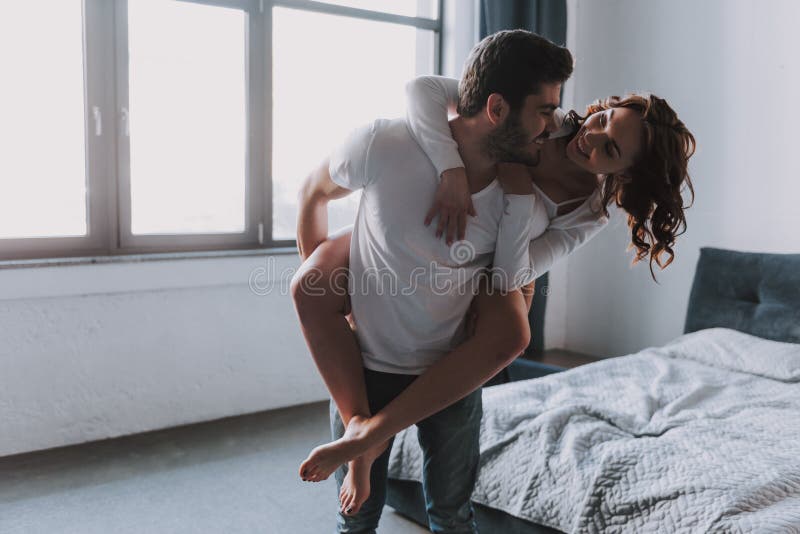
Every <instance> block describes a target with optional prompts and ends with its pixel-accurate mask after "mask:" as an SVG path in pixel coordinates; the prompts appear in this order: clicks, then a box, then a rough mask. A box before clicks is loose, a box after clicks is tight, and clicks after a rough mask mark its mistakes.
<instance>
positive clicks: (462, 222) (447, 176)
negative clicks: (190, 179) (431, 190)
mask: <svg viewBox="0 0 800 534" xmlns="http://www.w3.org/2000/svg"><path fill="white" fill-rule="evenodd" d="M437 215H438V216H439V223H438V224H437V226H436V237H441V235H442V232H443V231H444V230H445V228H446V229H447V238H446V239H447V244H448V245H451V244H452V243H453V240H454V238H455V237H456V236H457V237H458V239H459V240H461V239H464V236H465V235H466V229H467V215H472V216H473V217H474V216H475V215H476V213H475V208H474V206H473V205H472V195H470V193H469V183H468V181H467V171H466V170H465V169H464V167H458V168H455V169H447V170H446V171H444V172H443V173H442V181H441V183H440V184H439V187H438V189H436V196H434V198H433V205H432V206H431V209H430V210H428V214H427V215H426V216H425V226H428V225H430V223H431V221H432V220H433V218H434V217H436V216H437Z"/></svg>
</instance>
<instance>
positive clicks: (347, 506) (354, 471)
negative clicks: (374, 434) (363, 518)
mask: <svg viewBox="0 0 800 534" xmlns="http://www.w3.org/2000/svg"><path fill="white" fill-rule="evenodd" d="M388 445H389V442H388V441H386V442H384V443H382V444H381V445H378V446H377V447H373V448H371V449H369V450H368V451H367V452H365V453H364V454H362V455H361V456H358V457H356V458H354V459H353V460H350V462H348V464H347V474H346V475H345V476H344V481H343V482H342V489H341V490H340V491H339V503H340V507H339V509H340V511H341V512H342V514H344V515H355V514H357V513H358V511H359V510H360V509H361V505H363V504H364V503H365V502H366V501H367V499H368V498H369V491H370V485H369V474H370V470H371V469H372V463H373V462H374V461H375V460H376V459H377V458H378V456H380V455H381V454H383V451H385V450H386V447H387V446H388Z"/></svg>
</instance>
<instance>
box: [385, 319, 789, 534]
mask: <svg viewBox="0 0 800 534" xmlns="http://www.w3.org/2000/svg"><path fill="white" fill-rule="evenodd" d="M483 405H484V416H483V421H482V423H481V439H480V442H481V465H480V471H479V476H478V481H477V484H476V487H475V490H474V493H473V500H474V501H475V502H478V503H481V504H484V505H487V506H490V507H492V508H495V509H498V510H503V511H505V512H507V513H509V514H511V515H513V516H515V517H519V518H522V519H526V520H529V521H532V522H534V523H538V524H542V525H547V526H550V527H553V528H556V529H558V530H561V531H564V532H569V533H573V532H576V533H577V532H580V533H583V532H603V533H605V532H609V533H622V532H631V533H634V532H635V533H648V532H658V533H661V532H664V533H673V532H676V533H677V532H692V533H694V532H724V533H729V532H756V533H759V534H760V533H772V532H775V533H800V345H798V344H790V343H779V342H775V341H768V340H764V339H761V338H757V337H754V336H750V335H747V334H743V333H741V332H737V331H735V330H730V329H726V328H711V329H707V330H701V331H699V332H694V333H691V334H686V335H683V336H681V337H679V338H677V339H675V340H673V341H672V342H670V343H668V344H667V345H665V346H663V347H655V348H648V349H645V350H643V351H641V352H639V353H636V354H632V355H629V356H623V357H619V358H610V359H606V360H601V361H598V362H596V363H592V364H589V365H585V366H581V367H577V368H575V369H571V370H569V371H566V372H563V373H557V374H553V375H548V376H546V377H544V378H538V379H534V380H526V381H522V382H513V383H510V384H504V385H500V386H495V387H491V388H485V389H484V390H483ZM421 464H422V455H421V452H420V449H419V445H418V443H417V432H416V427H414V426H412V427H410V428H408V429H406V430H404V431H403V432H401V433H400V434H398V435H397V437H396V438H395V443H394V447H393V450H392V454H391V460H390V464H389V476H390V477H391V478H398V479H405V480H421V479H422V467H421Z"/></svg>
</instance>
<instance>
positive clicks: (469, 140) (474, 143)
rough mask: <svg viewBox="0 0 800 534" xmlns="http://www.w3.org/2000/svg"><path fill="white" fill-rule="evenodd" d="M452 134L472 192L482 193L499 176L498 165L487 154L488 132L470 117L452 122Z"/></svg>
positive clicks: (457, 118)
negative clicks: (486, 141)
mask: <svg viewBox="0 0 800 534" xmlns="http://www.w3.org/2000/svg"><path fill="white" fill-rule="evenodd" d="M450 132H451V133H452V134H453V139H455V141H456V144H458V153H459V154H460V155H461V159H462V160H463V161H464V167H465V168H466V171H467V178H468V180H469V189H470V191H471V192H476V191H480V190H481V189H483V188H484V187H486V185H487V184H488V183H489V182H491V181H492V180H493V179H494V178H495V175H496V174H497V163H496V162H495V161H494V160H492V159H491V158H490V157H489V156H488V155H487V154H486V150H485V146H484V143H485V140H486V133H487V132H485V131H483V128H482V126H481V125H480V124H479V123H478V121H476V120H475V119H471V118H469V117H456V118H455V119H453V120H451V121H450Z"/></svg>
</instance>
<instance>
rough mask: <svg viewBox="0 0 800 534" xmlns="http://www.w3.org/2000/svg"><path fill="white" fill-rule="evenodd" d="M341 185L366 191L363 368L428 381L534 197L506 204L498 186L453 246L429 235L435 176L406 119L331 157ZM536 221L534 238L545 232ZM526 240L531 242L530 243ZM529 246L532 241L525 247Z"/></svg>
mask: <svg viewBox="0 0 800 534" xmlns="http://www.w3.org/2000/svg"><path fill="white" fill-rule="evenodd" d="M329 170H330V175H331V178H332V179H333V181H334V182H335V183H337V184H338V185H340V186H342V187H344V188H346V189H350V190H357V189H362V190H363V192H362V195H361V200H360V202H359V206H358V213H357V215H356V221H355V224H354V226H353V237H352V240H351V244H350V281H349V285H350V287H349V292H350V298H351V303H352V310H353V319H354V322H355V326H356V335H357V337H358V341H359V344H360V346H361V350H362V355H363V362H364V366H365V367H366V368H368V369H371V370H374V371H382V372H387V373H399V374H414V375H418V374H422V373H423V372H424V371H425V370H426V369H427V367H428V366H430V365H431V364H433V363H434V362H435V361H436V360H438V359H439V358H440V357H441V356H443V355H444V354H446V353H447V352H449V351H450V350H451V349H453V348H455V347H456V346H457V345H458V344H459V343H460V342H461V341H462V340H463V339H464V317H465V314H466V312H467V310H468V308H469V305H470V302H471V301H472V298H473V296H474V294H475V293H476V291H477V287H478V284H477V280H478V277H479V276H480V275H481V273H482V272H484V269H485V267H486V266H488V265H489V264H490V263H491V262H492V260H493V257H494V251H495V246H496V243H497V239H498V229H499V227H500V222H501V218H502V215H503V212H504V208H506V209H508V208H509V203H511V204H513V203H514V202H519V204H517V205H516V206H514V207H516V208H517V209H518V210H519V209H522V210H525V211H524V213H525V217H526V218H530V219H531V220H535V219H536V217H534V213H535V212H538V213H539V214H540V215H541V214H542V212H543V210H541V209H540V210H534V209H533V205H532V203H531V200H530V197H529V196H528V197H521V198H516V199H515V198H513V197H515V196H516V195H504V194H503V189H502V188H501V187H500V184H499V182H498V181H497V180H494V181H492V182H491V183H490V184H489V185H488V186H486V187H485V188H484V189H482V190H481V191H479V192H477V193H475V194H473V195H472V202H473V205H474V207H475V210H476V212H477V216H476V217H471V218H470V219H469V222H468V224H467V230H466V236H465V239H464V240H463V241H456V242H454V243H453V244H452V246H448V245H447V244H446V242H445V240H444V238H442V237H439V238H437V237H436V235H435V227H434V224H435V223H432V224H431V226H429V227H426V226H425V224H424V222H423V221H424V220H425V215H426V213H427V211H428V209H429V208H430V206H431V204H432V202H433V198H434V194H435V192H436V188H437V186H438V183H439V182H438V174H437V172H436V169H435V168H434V166H433V164H432V163H431V161H430V160H429V159H428V156H427V155H426V154H425V152H424V151H423V150H422V149H421V147H420V146H419V144H418V143H417V142H416V140H415V139H414V137H413V136H412V134H411V132H410V130H409V128H408V125H407V123H406V120H405V119H394V120H385V119H379V120H376V121H374V122H372V123H371V124H369V125H366V126H363V127H360V128H357V129H356V130H355V131H353V132H352V133H351V134H350V135H349V136H348V138H347V139H346V141H345V142H344V143H343V144H342V145H341V146H340V147H338V148H337V149H336V150H335V151H334V152H333V154H332V155H331V157H330V166H329ZM547 222H548V221H547V218H546V216H543V217H539V222H538V225H539V228H538V231H537V235H538V234H541V233H542V232H543V231H544V229H545V228H546V226H547ZM526 238H527V236H526ZM525 244H526V245H527V239H526V240H525Z"/></svg>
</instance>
